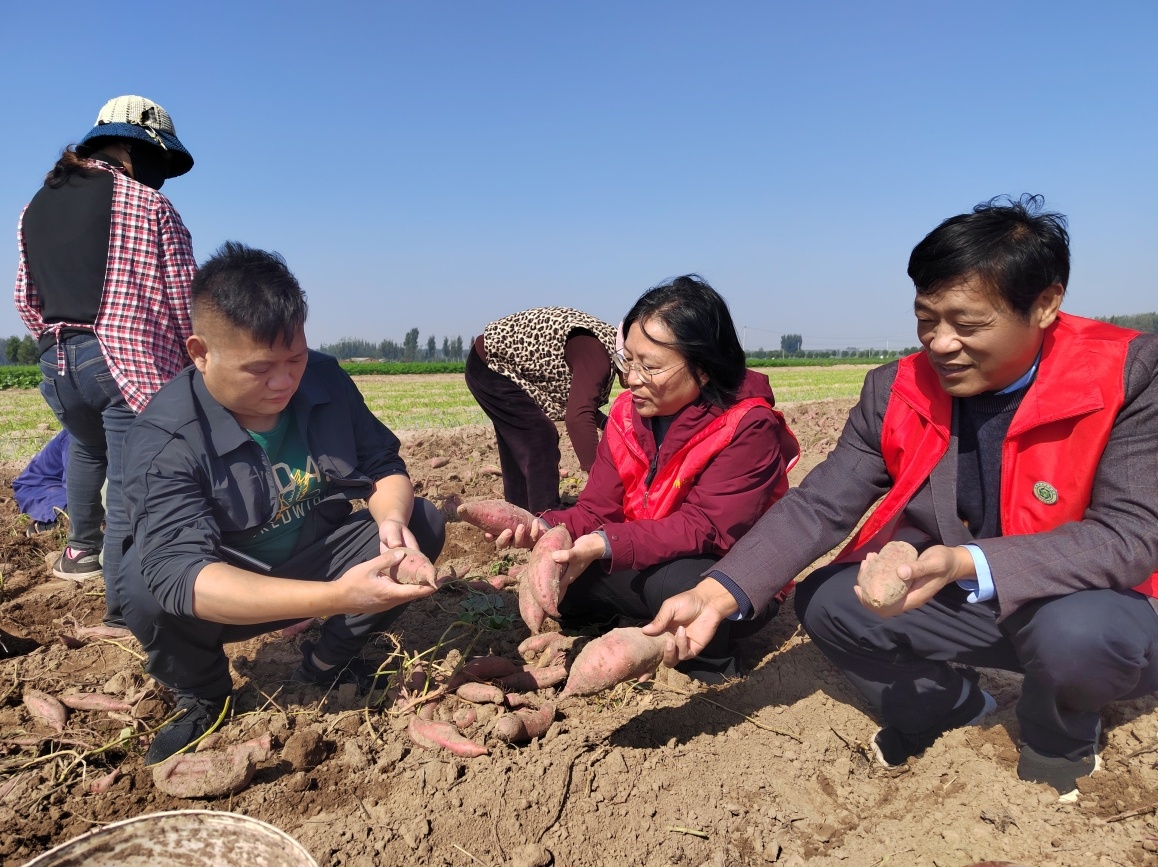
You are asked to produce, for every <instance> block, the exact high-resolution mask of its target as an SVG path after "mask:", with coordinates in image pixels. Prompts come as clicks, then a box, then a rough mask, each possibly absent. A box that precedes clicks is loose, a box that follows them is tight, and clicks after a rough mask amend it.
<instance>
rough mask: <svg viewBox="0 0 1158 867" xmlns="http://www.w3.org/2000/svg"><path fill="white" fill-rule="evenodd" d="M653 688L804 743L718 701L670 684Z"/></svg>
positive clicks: (657, 684) (795, 736)
mask: <svg viewBox="0 0 1158 867" xmlns="http://www.w3.org/2000/svg"><path fill="white" fill-rule="evenodd" d="M655 686H658V687H659V688H660V689H666V690H668V691H670V692H674V693H677V694H678V695H686V696H688V697H689V698H698V699H699V700H700V701H706V702H707V703H708V704H710V705H712V706H714V707H718V708H719V709H720V710H726V711H727V712H728V713H734V714H735V715H736V716H739V717H743V718H744V719H746V720H747V721H748V722H750V723H751V724H752V725H754V726H756V728H758V729H763V730H764V731H766V732H772V734H774V735H781V736H782V737H786V738H788V739H790V740H794V741H796V743H798V744H802V743H804V741H803V740H802V739H801V738H800V737H798V736H797V735H794V734H792V733H791V732H786V731H781V730H780V729H778V728H773V727H772V726H770V725H765V724H764V723H762V722H760V720H758V719H756V718H755V717H752V716H749V715H748V714H746V713H741V712H740V711H738V710H734V709H732V708H730V707H728V706H727V705H723V704H720V703H719V702H718V701H712V700H711V699H710V698H705V697H704V696H702V695H699V694H697V693H694V692H687V691H686V690H682V689H679V688H677V687H674V686H671V685H670V684H666V683H656V684H655Z"/></svg>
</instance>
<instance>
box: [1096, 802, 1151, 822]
mask: <svg viewBox="0 0 1158 867" xmlns="http://www.w3.org/2000/svg"><path fill="white" fill-rule="evenodd" d="M1155 810H1158V804H1151V805H1150V806H1148V807H1139V808H1138V809H1136V810H1127V811H1126V812H1124V813H1118V814H1117V815H1116V816H1111V817H1110V818H1108V819H1106V822H1107V824H1108V823H1110V822H1121V821H1122V820H1123V819H1133V818H1135V817H1137V816H1145V815H1147V814H1148V813H1153V812H1154V811H1155Z"/></svg>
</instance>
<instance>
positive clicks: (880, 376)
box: [712, 362, 897, 612]
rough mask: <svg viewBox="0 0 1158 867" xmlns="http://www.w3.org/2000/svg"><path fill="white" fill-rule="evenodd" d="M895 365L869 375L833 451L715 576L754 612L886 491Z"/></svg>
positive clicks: (851, 526) (837, 540) (724, 561)
mask: <svg viewBox="0 0 1158 867" xmlns="http://www.w3.org/2000/svg"><path fill="white" fill-rule="evenodd" d="M896 370H897V365H896V363H895V362H894V363H892V364H887V365H884V366H883V367H878V368H876V369H874V370H871V371H869V374H868V376H867V377H866V378H865V383H864V387H863V388H862V389H861V395H860V400H859V401H858V402H857V404H856V406H854V407H853V408H852V411H851V412H850V413H849V416H848V421H847V422H846V423H845V426H844V430H843V431H842V432H841V435H840V439H839V440H838V441H837V443H836V447H835V448H834V449H833V450H832V452H831V453H829V455H828V457H827V458H825V460H824V461H823V462H821V463H820V464H818V465H817V466H816V467H815V468H814V469H813V470H812V471H811V472H810V473H809V474H808V475H807V476H806V477H805V479H804V481H803V482H801V484H800V486H799V487H796V488H791V489H790V490H789V491H788V493H787V494H785V495H784V496H783V497H782V498H781V499H780V500H779V501H778V502H777V503H775V504H774V505H773V506H772V508H771V509H769V510H768V511H767V512H766V513H765V514H764V516H763V517H762V518H761V519H760V520H759V521H758V522H757V523H756V525H755V526H754V527H753V528H752V529H751V530H750V531H748V533H747V534H746V535H745V536H744V537H743V538H742V539H740V541H739V542H737V543H736V545H735V547H733V548H732V550H731V551H729V552H728V553H727V554H726V555H725V556H724V558H723V559H722V560H720V562H719V563H717V564H716V565H715V566H713V567H712V571H713V572H722V573H723V574H724V575H726V576H727V577H728V578H729V579H730V580H731V581H733V582H734V583H735V584H736V586H738V587H739V588H740V590H741V591H742V592H743V593H744V594H745V595H746V596H747V597H748V601H749V602H750V603H751V604H752V610H753V612H759V611H762V610H763V609H764V608H765V607H766V606H767V605H768V603H769V602H771V601H772V598H773V597H774V596H775V595H776V594H777V593H778V592H779V591H780V590H781V589H783V588H784V587H785V586H786V585H787V584H788V582H789V581H791V580H792V579H793V578H795V577H796V576H797V575H798V574H800V572H802V571H803V570H804V569H806V568H807V567H808V565H809V564H810V563H812V562H813V561H814V560H816V559H817V558H818V557H821V556H823V555H824V554H826V553H828V552H829V551H831V550H832V549H833V548H835V547H836V546H837V545H839V544H840V543H841V542H842V541H843V540H844V539H845V538H846V537H847V536H848V535H849V534H850V533H851V532H852V531H853V529H854V528H855V527H856V525H857V523H858V522H859V521H860V519H861V518H862V517H864V515H865V513H866V512H867V511H868V510H869V509H870V508H871V507H872V505H873V503H875V502H876V501H877V500H878V499H879V498H880V497H881V496H883V495H884V493H885V492H886V491H887V490H888V489H889V487H890V485H891V484H892V481H891V479H890V478H889V474H888V471H887V470H886V469H885V462H884V458H883V457H882V456H881V449H880V433H881V427H882V424H883V419H884V411H885V406H886V405H887V404H888V398H889V391H890V390H891V388H892V384H893V380H894V379H895V378H896Z"/></svg>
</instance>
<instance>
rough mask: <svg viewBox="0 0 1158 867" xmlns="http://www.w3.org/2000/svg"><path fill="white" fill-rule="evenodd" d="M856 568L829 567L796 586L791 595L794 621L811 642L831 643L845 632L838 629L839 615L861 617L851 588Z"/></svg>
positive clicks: (854, 581) (846, 565)
mask: <svg viewBox="0 0 1158 867" xmlns="http://www.w3.org/2000/svg"><path fill="white" fill-rule="evenodd" d="M858 568H859V564H856V563H854V564H852V565H849V564H847V563H838V564H832V565H830V566H825V567H824V568H822V569H817V570H816V571H815V572H813V573H812V574H810V575H809V576H808V577H807V578H806V579H804V580H803V581H801V582H800V583H799V584H797V585H796V591H795V593H794V594H793V597H794V605H795V608H796V618H797V619H798V620H799V621H800V625H801V626H802V627H803V628H804V631H805V632H806V633H808V635H809V637H810V638H812V639H813V640H814V641H816V640H819V641H825V640H834V639H836V638H837V637H838V635H842V634H843V633H844V630H843V629H842V628H840V627H839V625H838V624H839V623H840V622H841V620H842V618H841V614H842V613H843V612H847V611H849V609H850V608H851V609H853V610H852V612H851V613H852V614H853V615H857V614H859V613H860V611H858V610H857V609H860V608H862V606H861V604H860V600H858V599H857V598H856V593H855V592H854V591H853V586H854V585H855V584H856V573H857V569H858Z"/></svg>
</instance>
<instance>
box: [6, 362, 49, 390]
mask: <svg viewBox="0 0 1158 867" xmlns="http://www.w3.org/2000/svg"><path fill="white" fill-rule="evenodd" d="M39 385H40V368H39V367H38V366H37V365H35V364H5V365H2V366H0V389H6V388H37V387H38V386H39Z"/></svg>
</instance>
